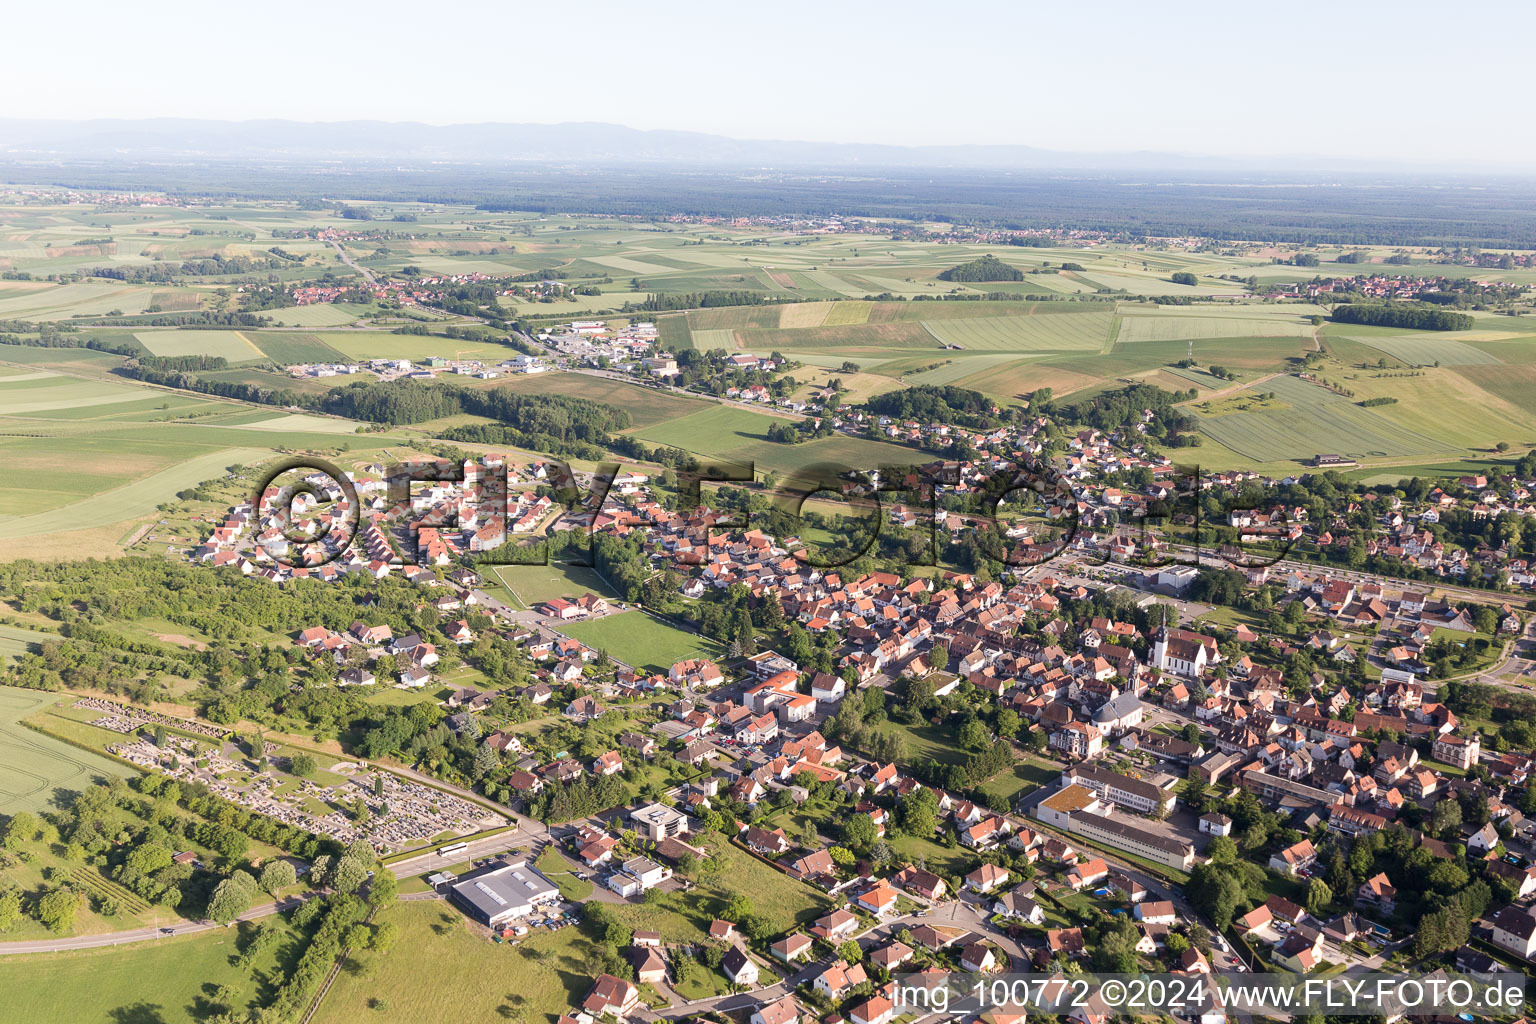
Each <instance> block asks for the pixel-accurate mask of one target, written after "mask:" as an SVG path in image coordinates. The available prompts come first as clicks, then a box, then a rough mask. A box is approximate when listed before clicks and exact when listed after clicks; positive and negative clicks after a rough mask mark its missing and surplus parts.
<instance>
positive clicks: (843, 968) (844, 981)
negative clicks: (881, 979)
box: [811, 960, 869, 999]
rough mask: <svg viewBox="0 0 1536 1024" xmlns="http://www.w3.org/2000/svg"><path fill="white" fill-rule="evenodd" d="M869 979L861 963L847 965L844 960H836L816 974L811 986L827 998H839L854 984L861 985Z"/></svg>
mask: <svg viewBox="0 0 1536 1024" xmlns="http://www.w3.org/2000/svg"><path fill="white" fill-rule="evenodd" d="M868 980H869V974H868V973H867V972H866V971H865V970H864V967H863V965H862V964H853V965H852V966H849V964H848V961H846V960H837V961H835V962H833V963H832V965H831V966H829V967H828V968H827V969H826V970H824V971H822V972H821V973H820V974H818V975H816V977H815V979H814V980H813V981H812V982H811V988H813V989H815V990H816V991H817V992H820V993H821V994H822V995H824V996H826V997H827V998H828V999H841V998H843V996H845V995H847V994H848V992H849V991H850V990H851V989H852V988H853V987H854V986H855V985H862V984H863V983H864V982H866V981H868Z"/></svg>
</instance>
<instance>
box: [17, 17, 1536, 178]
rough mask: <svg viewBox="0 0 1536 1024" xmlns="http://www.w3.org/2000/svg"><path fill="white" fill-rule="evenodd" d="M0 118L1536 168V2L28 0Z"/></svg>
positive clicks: (20, 20)
mask: <svg viewBox="0 0 1536 1024" xmlns="http://www.w3.org/2000/svg"><path fill="white" fill-rule="evenodd" d="M6 22H7V35H8V37H9V39H10V41H11V42H10V45H8V46H6V47H5V48H4V51H3V53H4V58H3V60H0V95H4V96H5V97H6V101H5V103H4V105H3V106H0V117H4V116H11V117H38V118H86V117H153V116H180V117H204V118H218V119H234V120H243V119H249V118H263V117H279V118H290V119H297V120H309V121H330V120H343V119H354V118H356V119H383V120H414V121H427V122H431V123H438V124H444V123H451V122H474V121H513V122H523V121H533V122H558V121H607V122H613V123H617V124H625V125H630V126H632V127H636V128H676V129H686V130H695V131H704V132H711V133H716V134H724V135H731V136H736V137H741V138H777V139H806V140H812V141H844V140H846V141H859V142H884V143H908V144H916V143H993V144H1022V145H1032V146H1039V147H1043V148H1048V149H1065V150H1086V151H1113V150H1136V149H1151V150H1162V151H1181V152H1198V153H1210V154H1221V155H1227V154H1233V155H1245V156H1257V155H1328V156H1356V157H1368V158H1374V159H1376V160H1380V161H1382V162H1390V161H1391V160H1393V159H1407V160H1433V161H1441V160H1444V159H1446V158H1448V157H1457V156H1460V157H1465V158H1466V159H1468V160H1477V159H1483V160H1487V161H1489V162H1490V163H1491V164H1494V163H1496V164H1500V165H1505V166H1507V165H1510V164H1521V165H1528V166H1530V167H1532V168H1536V134H1533V133H1532V132H1531V131H1530V126H1529V123H1530V117H1529V113H1528V110H1529V107H1530V104H1531V95H1532V90H1531V84H1530V82H1531V77H1532V75H1531V71H1530V64H1529V47H1530V40H1531V38H1532V31H1531V30H1532V28H1533V27H1536V3H1531V2H1529V0H1526V2H1513V3H1504V2H1482V3H1479V2H1475V0H1474V2H1470V3H1457V4H1444V3H1434V4H1430V3H1420V2H1418V0H1387V2H1376V0H1370V2H1351V0H1332V2H1316V3H1314V2H1310V0H1301V2H1296V3H1286V4H1257V5H1256V4H1251V3H1241V2H1235V3H1234V2H1225V3H1196V2H1183V3H1154V2H1150V0H1136V2H1131V3H1121V2H1104V0H1100V2H1083V0H1077V2H1061V0H1053V2H1051V3H1038V2H1034V0H1015V2H1007V0H970V2H966V3H952V4H951V3H933V2H924V3H915V2H907V0H897V2H884V3H840V2H837V0H810V2H807V0H771V2H766V3H752V4H746V3H733V2H731V0H714V2H709V3H702V2H693V0H682V2H671V0H658V2H653V3H648V4H647V3H610V2H598V3H592V2H588V3H550V2H548V0H541V2H539V3H526V2H471V0H439V2H436V3H422V2H415V3H396V2H392V0H370V2H368V3H356V2H350V0H343V2H327V0H307V2H303V3H298V2H290V0H266V2H263V3H260V4H244V5H238V6H236V5H234V4H230V3H211V4H210V3H207V2H206V0H201V2H197V3H187V2H182V0H163V2H159V3H154V4H151V5H149V6H140V7H134V6H131V5H126V6H125V5H124V4H122V3H121V2H113V3H105V2H97V0H77V2H75V3H71V4H68V5H66V6H64V7H53V6H50V5H47V4H16V5H12V7H11V9H10V10H8V11H7V16H6Z"/></svg>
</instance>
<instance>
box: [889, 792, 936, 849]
mask: <svg viewBox="0 0 1536 1024" xmlns="http://www.w3.org/2000/svg"><path fill="white" fill-rule="evenodd" d="M938 809H939V801H938V798H937V797H935V796H934V795H933V791H932V790H930V789H929V788H928V787H927V786H924V787H923V788H922V789H919V790H916V791H914V792H912V793H908V794H907V795H906V796H905V797H904V798H903V799H902V801H901V806H899V807H898V808H897V809H896V813H897V817H898V818H899V819H900V821H901V830H902V831H903V832H905V833H907V834H908V835H911V836H917V837H919V838H921V839H932V838H933V826H934V822H935V820H936V819H937V814H938Z"/></svg>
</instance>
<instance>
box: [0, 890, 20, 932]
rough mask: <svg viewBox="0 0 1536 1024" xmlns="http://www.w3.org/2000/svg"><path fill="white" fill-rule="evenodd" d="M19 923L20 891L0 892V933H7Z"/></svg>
mask: <svg viewBox="0 0 1536 1024" xmlns="http://www.w3.org/2000/svg"><path fill="white" fill-rule="evenodd" d="M20 921H21V890H20V889H17V888H15V887H12V888H9V889H5V890H3V891H0V932H8V931H10V930H11V929H12V928H14V927H16V925H17V924H19V923H20Z"/></svg>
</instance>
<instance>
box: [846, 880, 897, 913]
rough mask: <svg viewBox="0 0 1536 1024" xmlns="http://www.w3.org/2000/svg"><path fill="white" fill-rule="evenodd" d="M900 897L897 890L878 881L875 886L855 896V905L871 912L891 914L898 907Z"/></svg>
mask: <svg viewBox="0 0 1536 1024" xmlns="http://www.w3.org/2000/svg"><path fill="white" fill-rule="evenodd" d="M898 898H899V897H898V896H897V894H896V890H895V889H892V888H891V887H890V886H888V885H886V884H885V883H884V882H878V883H876V884H875V885H874V886H873V887H871V888H869V889H866V890H864V891H863V892H861V893H859V894H858V895H857V896H855V897H854V900H853V903H854V906H856V907H858V908H859V909H861V910H867V911H869V912H870V913H871V914H875V915H877V916H878V915H883V914H889V913H891V912H892V911H893V910H895V909H896V901H897V899H898Z"/></svg>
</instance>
